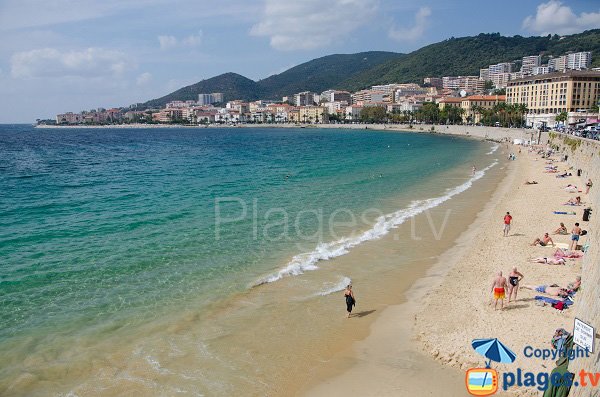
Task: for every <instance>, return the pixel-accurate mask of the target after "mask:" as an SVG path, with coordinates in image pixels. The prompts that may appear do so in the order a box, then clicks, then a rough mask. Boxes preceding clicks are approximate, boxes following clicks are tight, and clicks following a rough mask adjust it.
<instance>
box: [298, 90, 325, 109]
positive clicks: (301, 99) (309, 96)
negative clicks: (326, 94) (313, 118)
mask: <svg viewBox="0 0 600 397" xmlns="http://www.w3.org/2000/svg"><path fill="white" fill-rule="evenodd" d="M319 97H320V95H319V94H316V93H314V92H310V91H304V92H299V93H297V94H294V105H296V106H313V105H314V104H315V103H317V102H319Z"/></svg>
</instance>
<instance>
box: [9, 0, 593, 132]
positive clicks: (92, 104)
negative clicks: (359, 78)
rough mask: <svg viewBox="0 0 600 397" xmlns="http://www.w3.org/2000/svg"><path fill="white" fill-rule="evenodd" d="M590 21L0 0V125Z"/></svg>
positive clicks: (575, 14) (401, 3) (517, 12)
mask: <svg viewBox="0 0 600 397" xmlns="http://www.w3.org/2000/svg"><path fill="white" fill-rule="evenodd" d="M490 6H491V7H490ZM594 28H600V3H599V2H597V1H590V0H573V1H566V0H563V1H558V0H548V1H544V0H505V1H502V2H488V1H480V0H474V1H467V0H455V1H447V0H430V1H419V0H413V1H406V0H295V1H293V0H228V1H223V0H195V1H194V0H102V1H94V0H0V123H21V122H24V123H30V122H34V121H35V120H36V119H37V118H42V119H43V118H54V116H55V115H56V114H57V113H62V112H67V111H73V112H79V111H81V110H89V109H94V108H97V107H104V108H110V107H121V106H128V105H130V104H133V103H137V102H144V101H146V100H149V99H153V98H157V97H160V96H162V95H165V94H168V93H169V92H172V91H174V90H176V89H178V88H181V87H183V86H185V85H188V84H193V83H195V82H198V81H200V80H203V79H206V78H210V77H213V76H216V75H219V74H221V73H225V72H235V73H239V74H242V75H244V76H246V77H248V78H251V79H253V80H259V79H263V78H266V77H268V76H270V75H272V74H275V73H280V72H282V71H284V70H286V69H289V68H290V67H292V66H295V65H298V64H301V63H303V62H306V61H309V60H311V59H314V58H318V57H321V56H325V55H330V54H338V53H355V52H361V51H373V50H379V51H394V52H402V53H407V52H411V51H414V50H416V49H418V48H420V47H422V46H425V45H428V44H431V43H435V42H438V41H442V40H444V39H447V38H450V37H462V36H470V35H477V34H479V33H494V32H499V33H501V34H502V35H506V36H513V35H522V36H534V35H546V34H555V33H556V34H571V33H578V32H582V31H584V30H587V29H594ZM457 56H460V54H457Z"/></svg>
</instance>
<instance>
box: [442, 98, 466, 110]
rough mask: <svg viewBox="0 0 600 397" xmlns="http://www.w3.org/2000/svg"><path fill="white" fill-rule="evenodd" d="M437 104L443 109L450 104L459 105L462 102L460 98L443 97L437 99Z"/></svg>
mask: <svg viewBox="0 0 600 397" xmlns="http://www.w3.org/2000/svg"><path fill="white" fill-rule="evenodd" d="M437 104H438V107H439V108H440V110H444V109H445V108H447V107H450V106H454V107H460V105H461V104H462V98H456V97H443V98H440V99H438V101H437Z"/></svg>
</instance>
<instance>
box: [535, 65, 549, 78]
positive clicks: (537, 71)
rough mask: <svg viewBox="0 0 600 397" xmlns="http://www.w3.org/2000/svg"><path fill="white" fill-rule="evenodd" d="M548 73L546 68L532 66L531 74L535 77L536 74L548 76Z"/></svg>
mask: <svg viewBox="0 0 600 397" xmlns="http://www.w3.org/2000/svg"><path fill="white" fill-rule="evenodd" d="M548 73H550V68H549V67H548V66H534V67H533V69H532V70H531V74H532V75H534V76H537V75H538V74H548Z"/></svg>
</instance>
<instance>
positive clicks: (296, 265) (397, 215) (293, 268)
mask: <svg viewBox="0 0 600 397" xmlns="http://www.w3.org/2000/svg"><path fill="white" fill-rule="evenodd" d="M496 164H498V161H496V160H495V161H494V162H493V163H492V164H490V165H488V166H487V167H485V168H484V169H482V170H479V171H476V172H475V174H474V175H473V176H472V177H471V178H470V179H468V180H467V181H466V182H464V183H463V184H461V185H458V186H456V187H454V188H451V189H448V190H446V192H445V194H444V195H443V196H439V197H433V198H429V199H425V200H416V201H413V202H412V203H411V204H410V205H409V206H408V207H406V208H403V209H400V210H398V211H395V212H392V213H391V214H387V215H383V216H380V217H379V218H377V221H376V222H375V224H374V225H373V227H372V228H371V229H368V230H366V231H364V232H362V233H360V234H359V235H357V236H352V237H343V238H341V239H339V240H336V241H332V242H329V243H321V244H319V245H317V247H315V249H314V250H313V251H310V252H305V253H302V254H299V255H296V256H294V257H293V258H292V260H291V261H290V262H288V263H287V264H286V265H285V266H284V267H283V268H282V269H280V270H279V271H277V272H275V273H273V274H270V275H268V276H266V277H263V278H261V279H259V280H257V281H256V282H255V283H254V284H253V285H252V286H253V287H256V286H259V285H262V284H267V283H272V282H275V281H277V280H281V279H282V278H283V277H286V276H297V275H299V274H302V273H304V272H306V271H310V270H316V269H318V268H319V267H318V266H317V263H318V262H320V261H326V260H329V259H332V258H336V257H338V256H342V255H345V254H347V253H348V252H349V250H350V249H351V248H353V247H356V246H357V245H359V244H361V243H363V242H365V241H371V240H376V239H379V238H381V237H383V236H385V235H386V234H388V233H389V232H390V230H392V229H394V228H396V227H398V226H400V225H401V224H403V223H404V222H406V221H407V220H408V219H410V218H412V217H414V216H416V215H419V214H420V213H422V212H424V211H427V210H429V209H432V208H434V207H437V206H438V205H440V204H442V203H444V202H446V201H448V200H450V199H451V198H452V197H454V196H456V195H457V194H460V193H462V192H464V191H465V190H467V189H469V188H470V187H471V186H472V185H473V182H475V181H476V180H478V179H481V178H482V177H483V176H484V175H485V172H486V171H488V170H489V169H491V168H492V167H494V166H495V165H496Z"/></svg>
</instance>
